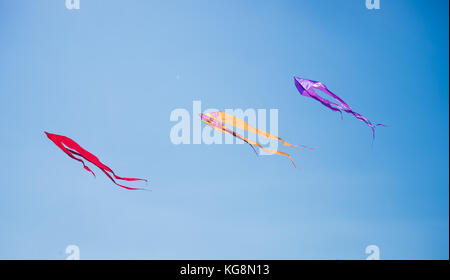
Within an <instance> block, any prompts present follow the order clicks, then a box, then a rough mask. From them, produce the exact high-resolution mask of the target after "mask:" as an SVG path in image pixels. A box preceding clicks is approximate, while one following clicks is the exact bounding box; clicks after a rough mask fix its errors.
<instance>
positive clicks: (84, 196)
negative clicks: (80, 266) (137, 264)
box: [0, 0, 449, 259]
mask: <svg viewBox="0 0 450 280" xmlns="http://www.w3.org/2000/svg"><path fill="white" fill-rule="evenodd" d="M448 11H449V2H448V1H446V0H433V1H409V0H395V1H394V0H390V1H386V0H381V9H380V10H367V9H366V7H365V1H364V0H351V1H348V0H340V1H336V0H327V1H326V0H314V1H313V0H308V1H306V0H305V1H300V0H298V1H238V0H234V1H206V0H203V1H144V0H129V1H125V0H121V1H119V0H109V1H106V0H89V1H86V0H81V9H80V10H67V9H66V7H65V1H64V0H41V1H32V0H28V1H25V0H21V1H9V0H0V38H1V42H2V43H1V44H0V106H1V107H0V114H1V115H0V116H1V118H0V125H1V130H2V134H3V137H1V138H0V144H1V147H2V148H1V159H2V160H1V163H0V170H1V171H0V172H1V178H2V180H1V181H2V183H1V188H0V258H1V259H42V258H44V259H64V258H66V257H67V255H66V254H65V252H64V251H65V248H66V246H68V245H70V244H76V245H78V246H79V247H80V250H81V258H82V259H97V258H102V259H116V258H119V259H141V258H145V259H311V258H312V259H365V258H366V257H367V255H366V254H365V248H366V246H368V245H371V244H375V245H377V246H378V247H379V248H380V250H381V258H382V259H448V257H449V187H448V184H449V173H448V168H449V128H448V127H449V105H448V104H449V80H448V75H449V70H448V69H449V64H448V63H449V62H448V61H449V55H448V51H449V35H448V33H449V27H448V21H449V12H448ZM294 75H297V76H300V77H304V78H309V79H314V80H319V81H322V82H324V83H325V84H327V85H328V87H329V88H330V89H331V90H332V91H334V92H335V93H336V94H338V95H339V96H340V97H342V98H343V99H344V100H345V101H347V102H348V103H349V104H350V106H352V107H353V108H354V109H355V111H357V112H359V113H361V114H363V115H365V116H367V117H368V118H369V119H371V120H372V121H375V122H381V123H385V124H388V125H389V127H387V128H379V129H378V130H377V138H376V140H375V143H374V145H372V143H371V132H370V129H369V128H368V127H367V126H365V125H364V124H363V123H362V122H360V121H358V120H356V119H355V118H353V117H351V116H350V115H344V120H341V119H340V117H339V114H337V113H334V112H331V111H329V110H327V109H326V108H325V107H323V106H322V105H321V104H319V103H318V102H316V101H314V100H312V99H309V98H305V97H302V96H300V95H299V93H298V92H297V90H296V88H295V86H294V82H293V76H294ZM193 100H201V101H202V106H203V108H204V109H206V108H218V109H221V110H223V109H226V108H243V109H246V108H255V109H258V108H263V109H270V108H276V109H279V135H280V136H281V137H282V138H284V139H285V140H287V141H288V142H291V143H299V144H305V145H312V146H315V147H317V149H316V150H314V151H309V150H304V149H295V148H288V147H282V146H280V150H282V151H285V152H290V153H291V154H292V155H293V157H294V160H295V161H296V163H297V164H298V165H300V166H301V167H302V168H301V169H300V170H296V169H294V168H293V167H292V165H291V163H290V162H289V160H288V159H287V158H285V157H282V156H265V157H259V158H258V157H255V155H254V153H253V152H252V151H251V149H249V148H248V147H247V146H245V145H205V144H202V145H173V144H172V143H171V141H170V139H169V132H170V129H171V127H172V126H173V125H174V124H175V123H173V122H170V120H169V116H170V113H171V111H172V110H174V109H176V108H185V109H188V110H189V111H191V110H192V101H193ZM202 127H203V125H202ZM44 130H45V131H49V132H53V133H57V134H62V135H66V136H68V137H71V138H73V139H74V140H75V141H77V142H78V143H80V144H81V145H82V146H83V147H85V148H86V149H87V150H89V151H91V152H93V153H94V154H96V155H97V156H99V158H100V159H101V160H102V161H103V162H104V163H105V164H107V165H109V166H110V167H111V168H113V169H114V170H115V171H116V172H117V173H118V174H119V175H122V176H129V177H144V178H149V179H150V180H151V183H150V184H149V187H150V188H151V189H152V192H139V191H126V190H123V189H121V188H118V187H116V186H115V185H114V184H113V183H112V182H111V181H110V180H109V179H108V178H106V176H104V174H102V173H101V172H100V171H99V170H98V169H96V168H95V167H94V168H93V170H94V172H96V173H97V178H94V177H93V176H91V175H90V174H89V173H88V172H86V171H84V170H83V168H82V166H81V165H80V164H79V163H78V162H76V161H74V160H72V159H70V158H69V157H68V156H66V155H65V154H64V153H63V152H62V151H61V150H59V149H58V148H57V147H56V146H55V145H54V144H53V143H52V142H51V141H50V140H49V139H47V138H46V136H45V135H44ZM218 175H219V176H218Z"/></svg>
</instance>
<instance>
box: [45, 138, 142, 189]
mask: <svg viewBox="0 0 450 280" xmlns="http://www.w3.org/2000/svg"><path fill="white" fill-rule="evenodd" d="M45 134H46V135H47V137H48V138H49V139H50V140H52V141H53V143H55V145H56V146H58V147H59V148H60V149H61V150H62V151H63V152H65V153H66V154H67V155H68V156H69V157H71V158H73V159H75V160H77V161H79V162H81V163H82V164H83V167H84V169H86V170H87V171H89V172H91V173H92V175H94V177H95V173H94V172H93V171H92V170H91V169H90V168H89V167H87V166H86V164H85V163H84V161H83V160H82V159H81V158H83V159H85V160H87V161H89V162H90V163H92V164H94V165H95V166H97V167H98V168H100V170H102V171H103V172H104V173H105V174H106V176H108V178H109V179H111V181H113V182H114V184H116V185H117V186H119V187H122V188H125V189H127V190H144V189H142V188H131V187H127V186H123V185H120V184H118V183H117V182H116V181H115V180H114V178H115V179H117V180H124V181H145V182H147V180H146V179H139V178H126V177H120V176H117V175H116V174H115V173H114V171H112V169H111V168H109V167H108V166H106V165H104V164H103V163H102V162H101V161H100V160H99V159H98V158H97V157H96V156H95V155H93V154H91V153H90V152H88V151H86V150H85V149H83V148H82V147H81V146H80V145H78V144H77V143H76V142H75V141H73V140H72V139H70V138H69V137H66V136H62V135H57V134H52V133H48V132H45ZM75 155H76V156H79V157H81V158H77V157H75ZM113 177H114V178H113Z"/></svg>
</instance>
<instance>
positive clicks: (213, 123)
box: [200, 112, 309, 168]
mask: <svg viewBox="0 0 450 280" xmlns="http://www.w3.org/2000/svg"><path fill="white" fill-rule="evenodd" d="M200 118H201V119H202V121H203V122H205V123H206V124H207V125H209V126H210V127H212V128H213V129H216V130H219V131H221V132H223V133H229V134H231V135H233V136H234V137H237V138H239V139H241V140H243V141H244V142H246V143H247V144H249V145H250V146H251V147H252V149H253V150H254V151H255V153H256V150H255V147H254V146H258V147H259V148H261V149H262V150H263V151H265V152H268V153H272V154H278V155H284V156H287V157H289V159H290V160H291V162H292V164H293V165H294V167H295V168H297V167H296V166H295V163H294V161H293V160H292V157H291V156H290V155H289V154H287V153H283V152H280V151H277V150H270V149H266V148H264V147H263V146H262V145H261V144H259V143H258V142H256V141H253V140H251V139H248V138H245V137H244V136H242V135H240V134H238V133H236V132H235V131H233V130H231V129H229V128H227V127H226V126H225V124H228V125H230V126H233V127H237V128H240V129H243V130H245V131H248V132H252V133H255V134H258V135H261V136H263V137H266V138H269V139H276V140H279V141H281V143H283V145H285V146H289V147H299V146H302V147H305V148H309V147H307V146H303V145H292V144H289V143H287V142H286V141H284V140H283V139H281V138H280V137H278V136H276V135H273V134H270V133H268V132H266V131H262V130H259V129H257V128H255V127H252V126H250V125H249V124H248V123H247V122H245V121H244V120H241V119H239V118H236V117H234V116H232V115H229V114H227V113H225V112H213V113H207V114H200ZM256 154H257V153H256Z"/></svg>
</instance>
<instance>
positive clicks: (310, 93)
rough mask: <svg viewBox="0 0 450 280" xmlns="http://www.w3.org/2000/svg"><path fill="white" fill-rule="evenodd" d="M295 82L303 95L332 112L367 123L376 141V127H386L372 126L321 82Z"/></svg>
mask: <svg viewBox="0 0 450 280" xmlns="http://www.w3.org/2000/svg"><path fill="white" fill-rule="evenodd" d="M294 81H295V86H296V87H297V89H298V91H299V92H300V94H301V95H303V96H306V97H311V98H314V99H316V100H317V101H319V102H320V103H322V104H323V105H325V106H326V107H328V108H330V109H331V110H333V111H336V112H339V113H341V116H342V111H344V112H347V113H350V114H352V115H354V116H355V117H356V118H357V119H360V120H362V121H363V122H365V123H366V124H367V125H368V126H370V128H371V129H372V135H373V139H375V127H377V126H385V125H384V124H372V123H371V122H370V121H369V120H368V119H367V118H366V117H364V116H363V115H361V114H358V113H356V112H354V111H353V109H352V108H351V107H350V106H348V104H347V103H345V101H344V100H342V99H340V98H339V96H337V95H336V94H334V93H332V92H331V91H329V90H328V88H327V87H326V86H325V85H324V84H322V83H320V82H316V81H312V80H307V79H302V78H298V77H294ZM314 89H318V90H320V91H322V92H324V93H325V94H327V95H329V96H331V97H333V98H334V99H336V100H337V101H338V102H339V104H336V103H334V102H331V101H329V100H327V99H325V98H323V97H322V96H320V95H319V94H318V93H317V92H316V91H315V90H314Z"/></svg>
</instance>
